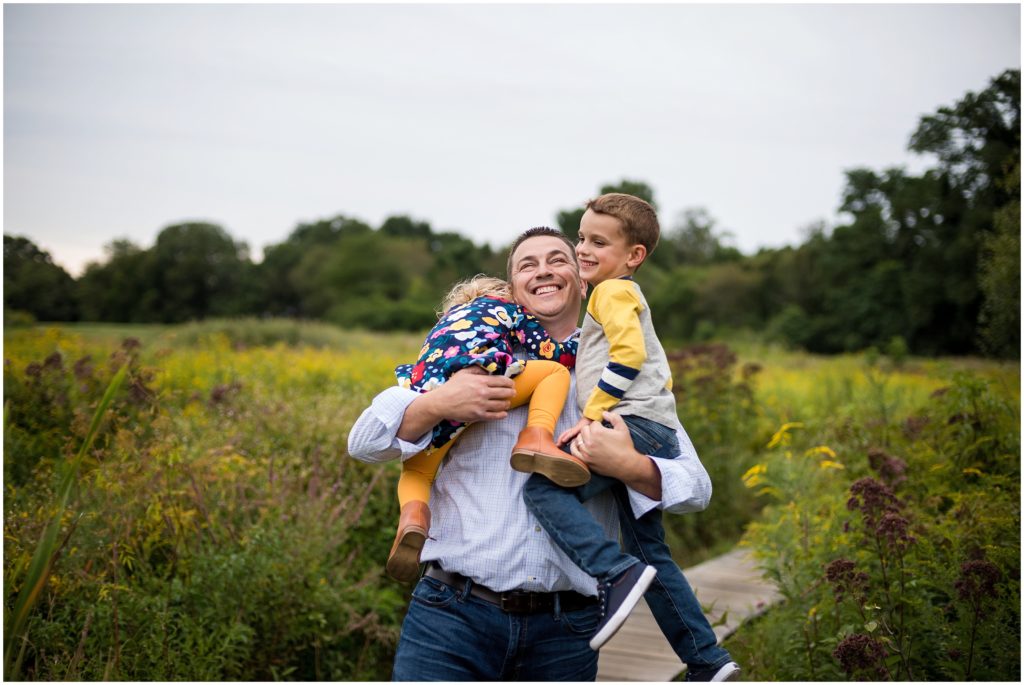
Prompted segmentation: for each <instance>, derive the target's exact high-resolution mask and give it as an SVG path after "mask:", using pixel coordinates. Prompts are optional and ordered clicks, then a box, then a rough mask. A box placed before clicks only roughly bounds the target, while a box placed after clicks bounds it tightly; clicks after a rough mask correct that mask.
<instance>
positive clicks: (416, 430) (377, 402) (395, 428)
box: [349, 227, 711, 681]
mask: <svg viewBox="0 0 1024 685" xmlns="http://www.w3.org/2000/svg"><path fill="white" fill-rule="evenodd" d="M508 276H509V281H510V282H511V284H512V292H513V295H514V297H515V299H516V301H517V302H518V303H519V304H521V305H522V306H523V307H524V308H525V309H527V310H528V311H530V312H531V313H533V314H534V315H535V316H536V317H537V318H538V319H539V320H540V322H541V323H542V324H543V325H544V327H545V328H546V329H547V331H548V334H549V335H550V336H551V337H553V338H557V339H559V340H567V339H569V338H570V337H572V336H574V335H577V334H578V328H577V322H578V321H579V314H580V307H581V305H582V303H583V294H584V292H585V286H584V284H583V282H582V281H581V279H580V275H579V267H578V265H577V263H576V255H575V250H574V247H573V245H572V243H571V242H569V240H568V239H567V238H566V237H565V236H564V235H563V234H562V233H561V232H559V231H556V230H554V229H551V228H545V227H541V228H533V229H530V230H528V231H526V232H525V233H523V234H522V235H520V236H519V238H517V239H516V241H515V242H514V243H513V245H512V249H511V252H510V254H509V261H508ZM513 394H514V393H513V390H512V381H510V380H509V379H507V378H503V377H496V376H490V375H486V374H484V373H483V372H479V371H477V370H475V369H471V370H466V371H461V372H459V373H457V374H455V375H453V376H452V378H451V379H450V380H449V381H448V382H446V383H444V384H443V385H441V386H439V387H438V388H437V389H435V390H433V391H431V392H429V393H425V394H418V393H416V392H414V391H411V390H406V389H403V388H399V387H397V386H396V387H392V388H388V389H387V390H385V391H384V392H382V393H380V394H379V395H378V396H377V397H376V398H375V399H374V401H373V403H372V404H371V405H370V407H368V408H367V409H366V410H365V411H364V412H363V414H362V415H361V416H360V417H359V419H358V421H356V423H355V425H354V426H353V427H352V431H351V432H350V434H349V452H350V454H351V455H352V456H353V457H355V458H357V459H360V460H363V461H372V462H378V461H386V460H389V459H395V458H402V459H407V458H409V457H411V456H413V455H415V454H417V453H418V452H419V451H420V450H422V449H423V448H424V446H425V445H426V443H427V441H428V440H429V438H430V434H431V428H432V427H433V426H434V425H435V424H437V423H438V422H439V421H441V420H443V419H451V420H456V421H463V422H467V423H474V425H472V426H470V427H469V428H467V429H466V430H465V432H464V433H463V435H462V437H461V438H460V440H459V441H458V443H456V444H455V445H454V446H453V447H452V449H451V451H450V452H449V455H448V457H447V458H446V460H445V462H444V463H443V465H442V467H441V469H440V471H439V472H438V475H437V478H436V480H435V481H434V484H433V489H432V491H431V500H430V508H431V511H432V527H431V530H430V539H429V540H427V542H426V544H425V545H424V547H423V551H422V559H423V560H424V562H426V572H425V573H424V575H423V577H422V578H420V580H419V582H418V583H417V585H416V587H415V588H414V590H413V594H412V601H411V602H410V605H409V611H408V614H407V615H406V618H405V622H404V623H403V624H402V634H401V638H400V640H399V644H398V651H397V654H396V655H395V664H394V671H393V677H394V679H395V680H450V681H465V680H536V681H548V680H577V681H580V680H594V679H595V678H596V676H597V652H595V651H593V650H591V649H590V646H589V641H590V638H591V637H592V636H593V633H594V631H595V629H596V627H597V625H598V623H599V621H600V619H601V612H602V605H601V602H600V600H599V598H598V594H597V585H596V583H595V581H594V580H593V578H591V577H590V576H588V575H587V574H585V573H584V572H583V571H582V570H581V569H580V568H579V567H577V566H576V565H575V564H574V563H573V562H572V561H570V560H569V558H568V557H567V556H566V555H565V554H564V553H563V552H562V551H561V550H559V549H558V547H556V546H555V544H554V543H553V542H552V540H551V538H550V537H549V536H548V535H547V533H546V532H544V530H543V528H541V526H540V525H539V523H538V522H537V520H536V519H535V518H534V517H533V516H532V515H531V514H530V512H529V511H528V510H527V508H526V505H525V504H524V502H523V498H522V493H523V486H524V485H525V483H526V481H527V480H528V478H529V477H530V476H529V474H526V473H520V472H518V471H514V470H512V469H511V468H509V463H508V458H509V454H510V452H511V450H512V447H513V445H514V444H515V442H516V438H517V437H518V435H519V432H520V431H521V430H522V428H523V426H524V425H525V423H526V413H527V411H528V409H527V408H526V407H522V408H518V409H514V410H511V411H509V410H508V406H509V398H511V397H512V395H513ZM575 396H576V391H575V377H574V378H573V387H572V388H571V389H570V392H569V397H575ZM579 417H580V412H579V407H578V406H577V405H576V403H575V402H571V401H570V402H566V406H565V410H564V411H563V413H562V416H561V417H560V418H559V421H558V426H557V431H563V430H565V429H567V428H569V427H571V426H573V425H574V424H575V423H576V422H577V420H578V419H579ZM614 418H617V417H614ZM612 424H613V427H612V428H606V427H604V426H601V425H600V424H596V423H595V424H593V425H591V426H588V427H587V428H585V429H584V431H583V432H582V433H581V434H580V440H578V441H574V443H573V446H572V453H573V455H574V456H576V457H577V458H579V459H582V460H583V461H584V462H586V464H587V465H588V466H589V468H590V469H591V470H592V471H594V472H595V473H600V474H604V475H607V476H611V477H613V478H616V479H618V480H619V481H621V482H622V483H624V484H626V486H627V492H628V501H624V502H623V503H622V507H621V508H622V509H628V510H629V511H621V510H620V509H617V507H616V503H615V499H614V497H613V496H612V494H611V493H610V492H605V493H602V494H601V495H598V496H597V497H595V498H593V499H591V500H589V501H587V502H586V503H585V506H586V507H587V508H588V509H589V510H590V512H591V514H592V515H593V516H594V519H595V520H596V521H597V522H598V523H599V524H600V525H601V526H602V527H603V528H604V530H605V531H606V533H607V535H608V537H609V538H612V539H616V538H617V536H618V519H617V516H618V515H623V516H634V517H637V518H639V517H640V516H642V515H644V514H645V513H647V512H649V511H651V510H652V509H654V508H660V509H664V510H668V511H672V512H679V513H681V512H687V511H700V510H702V509H704V508H705V507H706V506H707V504H708V500H709V499H710V496H711V482H710V480H709V479H708V475H707V472H706V471H705V470H704V467H703V466H701V464H700V461H699V460H698V459H697V455H696V453H695V451H694V449H693V445H692V443H691V442H690V439H689V437H687V435H686V432H685V431H684V430H683V428H682V426H681V425H678V424H677V425H676V426H675V428H676V432H677V436H678V439H679V444H680V446H681V454H680V455H679V456H678V457H677V458H675V459H652V458H650V457H648V456H647V455H643V454H640V453H639V452H637V451H636V450H635V449H634V448H633V444H632V441H631V439H630V436H629V432H628V430H627V429H626V427H625V424H623V423H622V422H621V420H619V421H613V422H612Z"/></svg>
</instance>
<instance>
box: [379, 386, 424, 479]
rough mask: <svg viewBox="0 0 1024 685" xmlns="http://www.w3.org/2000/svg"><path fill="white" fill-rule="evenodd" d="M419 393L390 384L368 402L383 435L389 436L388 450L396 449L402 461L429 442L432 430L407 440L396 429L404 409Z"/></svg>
mask: <svg viewBox="0 0 1024 685" xmlns="http://www.w3.org/2000/svg"><path fill="white" fill-rule="evenodd" d="M419 396H420V393H418V392H416V391H415V390H409V389H407V388H401V387H398V386H392V387H390V388H387V389H386V390H384V391H383V392H381V393H380V394H379V395H377V396H376V397H375V398H373V402H372V403H371V404H370V411H371V412H372V413H373V415H374V416H375V417H376V418H377V420H378V421H380V422H381V424H382V426H383V427H384V433H385V435H388V436H390V437H391V444H390V446H389V449H390V450H397V451H398V453H399V456H400V457H401V459H402V461H405V460H406V459H408V458H410V457H413V456H415V455H417V454H419V453H420V452H422V451H423V450H425V449H426V448H427V446H428V445H429V444H430V437H431V435H432V431H427V432H426V433H424V434H423V435H421V436H420V438H419V439H418V440H417V441H416V442H408V441H406V440H402V439H401V438H399V437H398V429H399V427H401V425H402V419H403V418H405V410H406V409H408V408H409V405H410V404H412V403H413V400H415V399H416V398H417V397H419Z"/></svg>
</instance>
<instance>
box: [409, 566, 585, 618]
mask: <svg viewBox="0 0 1024 685" xmlns="http://www.w3.org/2000/svg"><path fill="white" fill-rule="evenodd" d="M423 575H425V576H426V577H427V578H433V579H434V580H439V581H441V582H442V583H444V584H445V585H449V586H451V587H452V588H455V589H457V590H463V589H465V587H466V583H469V584H470V588H469V594H471V595H473V596H474V597H476V598H478V599H482V600H483V601H485V602H488V603H490V604H494V605H495V606H498V607H500V608H501V610H502V611H504V612H505V613H508V614H539V613H541V612H548V611H554V609H555V598H556V597H557V598H558V606H559V608H560V609H561V610H562V611H576V610H578V609H585V608H586V607H591V606H594V605H595V604H597V602H598V599H597V597H588V596H587V595H581V594H580V593H578V592H572V591H571V590H563V591H562V592H525V591H523V590H512V591H509V592H495V591H494V590H492V589H490V588H488V587H484V586H483V585H481V584H480V583H476V582H473V581H471V580H470V579H469V578H467V577H466V576H463V575H460V574H458V573H449V572H448V571H445V570H444V569H442V568H441V567H440V566H438V565H437V564H436V563H434V562H430V563H428V564H427V570H426V572H425V573H424V574H423Z"/></svg>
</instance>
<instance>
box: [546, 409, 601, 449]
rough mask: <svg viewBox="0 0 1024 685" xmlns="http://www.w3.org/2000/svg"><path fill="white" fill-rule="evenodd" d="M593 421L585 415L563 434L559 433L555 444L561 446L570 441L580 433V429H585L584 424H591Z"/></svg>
mask: <svg viewBox="0 0 1024 685" xmlns="http://www.w3.org/2000/svg"><path fill="white" fill-rule="evenodd" d="M592 423H593V421H591V420H590V419H588V418H587V417H586V416H584V417H583V418H581V419H580V420H579V421H577V422H576V425H575V426H573V427H572V428H570V429H569V430H567V431H564V432H563V433H562V434H561V435H559V436H558V440H556V441H555V444H556V445H558V446H559V447H561V446H562V445H564V444H565V443H567V442H569V441H570V440H572V439H573V438H575V437H576V436H577V435H579V434H580V431H581V430H583V427H584V426H589V425H590V424H592Z"/></svg>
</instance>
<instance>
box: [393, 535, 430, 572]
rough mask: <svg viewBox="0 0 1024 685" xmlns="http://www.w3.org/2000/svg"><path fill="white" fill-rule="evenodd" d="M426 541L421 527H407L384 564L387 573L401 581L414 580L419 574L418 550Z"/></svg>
mask: <svg viewBox="0 0 1024 685" xmlns="http://www.w3.org/2000/svg"><path fill="white" fill-rule="evenodd" d="M426 541H427V531H425V530H423V529H422V528H409V529H407V530H406V531H405V532H404V533H403V534H402V538H401V539H400V540H399V541H398V545H397V546H396V547H395V551H394V552H392V553H391V556H389V557H388V563H387V564H385V566H384V569H385V570H386V571H387V572H388V575H389V576H391V577H392V578H394V579H395V580H400V581H402V582H403V583H409V582H412V581H414V580H416V579H417V578H418V577H419V575H420V550H422V549H423V544H424V543H425V542H426Z"/></svg>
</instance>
